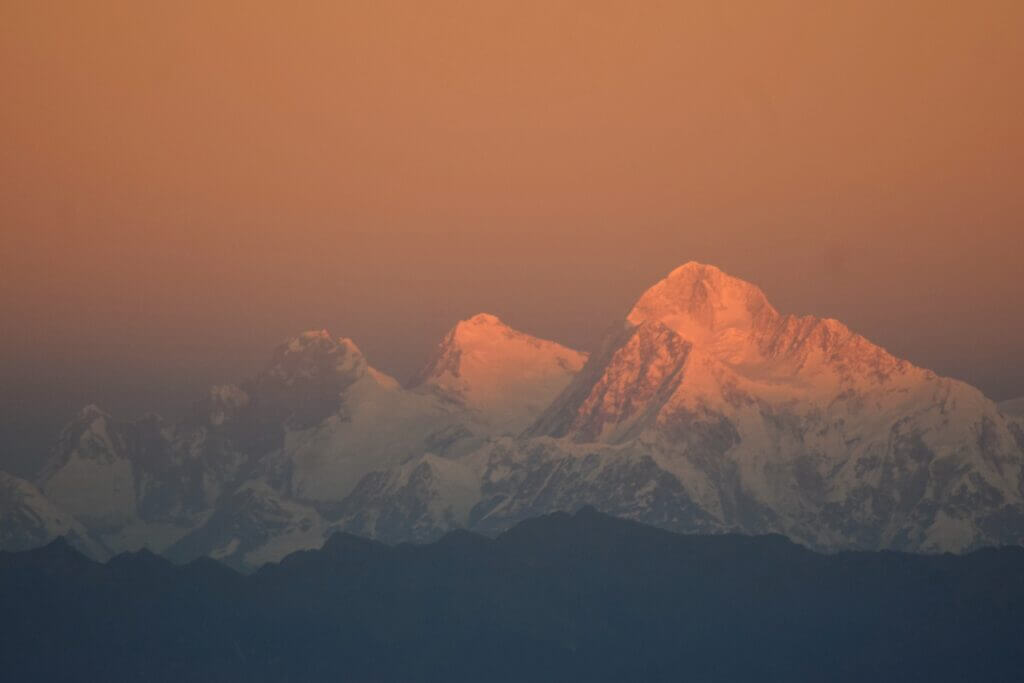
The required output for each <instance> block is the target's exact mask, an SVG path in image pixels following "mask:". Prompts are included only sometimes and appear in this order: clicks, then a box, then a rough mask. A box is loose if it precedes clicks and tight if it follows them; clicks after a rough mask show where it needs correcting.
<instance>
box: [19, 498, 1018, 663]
mask: <svg viewBox="0 0 1024 683" xmlns="http://www.w3.org/2000/svg"><path fill="white" fill-rule="evenodd" d="M754 568H756V570H753V569H754ZM1022 577H1024V549H1021V548H1003V549H999V550H993V549H986V550H981V551H977V552H973V553H968V554H965V555H919V554H904V553H893V552H881V553H879V552H845V553H839V554H833V555H826V554H818V553H814V552H811V551H809V550H807V549H805V548H802V547H800V546H798V545H795V544H793V543H791V542H790V541H788V540H787V539H785V538H783V537H781V536H777V535H775V536H741V535H735V534H719V535H712V536H708V535H703V536H683V535H677V534H674V533H671V532H667V531H664V530H660V529H656V528H652V527H650V526H646V525H641V524H639V523H636V522H631V521H626V520H619V519H614V518H611V517H607V516H605V515H602V514H600V513H599V512H597V511H595V510H594V509H593V508H587V507H584V508H581V509H580V510H579V511H577V512H576V513H575V514H573V515H569V514H567V513H562V512H559V513H552V514H550V515H546V516H543V517H539V518H535V519H531V520H528V521H525V522H521V523H519V524H517V525H516V526H514V527H513V528H512V529H510V530H508V531H506V532H504V533H502V534H499V535H498V536H497V537H496V538H493V539H492V538H489V537H486V536H481V535H477V534H473V533H471V532H466V531H454V532H450V533H448V534H446V535H445V536H443V537H442V538H441V539H439V540H438V541H436V542H434V543H430V544H425V545H416V544H400V545H396V546H391V545H386V544H382V543H380V542H376V541H371V540H368V539H365V538H360V537H357V536H352V535H350V534H345V533H336V534H334V535H332V536H330V537H329V538H328V539H327V541H326V543H325V544H324V546H323V548H322V549H320V550H310V551H300V552H296V553H294V554H291V555H289V556H288V557H286V558H285V559H284V560H282V561H281V562H280V563H270V564H266V565H264V566H263V567H261V568H260V569H258V570H256V571H255V572H253V573H252V574H250V575H241V574H238V573H236V572H234V571H232V570H230V569H228V568H226V567H224V566H223V565H222V564H220V563H218V562H215V561H213V560H210V559H209V558H200V559H198V560H195V561H193V562H191V563H188V564H185V565H175V564H173V563H171V562H169V561H168V560H166V559H164V558H161V557H158V556H156V555H154V554H152V553H150V552H148V551H145V550H143V551H139V552H135V553H126V554H122V555H118V556H117V557H115V558H113V559H112V560H110V561H109V562H107V563H106V564H98V563H95V562H92V561H90V560H88V559H86V558H85V557H84V556H82V555H81V554H79V553H78V552H76V551H75V550H73V549H72V548H71V546H69V545H68V544H67V543H66V542H65V541H63V539H61V540H57V541H54V542H52V543H51V544H49V545H47V546H44V547H42V548H37V549H34V550H30V551H25V552H21V553H2V552H0V604H2V605H3V606H4V623H5V625H7V626H8V628H7V629H5V630H4V633H3V635H4V637H3V638H0V662H2V670H3V673H4V675H5V677H6V679H7V680H14V681H26V682H31V681H47V682H48V683H49V682H52V681H131V680H145V681H168V682H170V681H338V680H345V681H380V682H385V681H449V682H450V681H480V680H488V681H523V680H529V681H623V680H642V681H679V680H692V681H780V682H781V681H787V682H792V681H822V680H828V681H836V682H843V683H845V682H847V681H849V682H854V681H856V682H858V683H859V682H860V681H922V682H923V681H928V682H929V683H935V682H936V681H965V680H971V681H973V680H978V681H987V682H990V683H997V682H1002V681H1006V682H1008V683H1009V682H1010V681H1019V680H1021V678H1022V676H1024V650H1022V649H1021V647H1020V624H1021V620H1022V619H1024V582H1022Z"/></svg>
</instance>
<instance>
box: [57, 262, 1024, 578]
mask: <svg viewBox="0 0 1024 683" xmlns="http://www.w3.org/2000/svg"><path fill="white" fill-rule="evenodd" d="M1011 407H1012V406H1011ZM1008 410H1009V409H1008V408H1007V407H1006V405H1003V406H996V404H994V403H993V402H991V401H989V400H988V399H987V398H985V397H984V395H983V394H982V393H981V392H980V391H978V390H977V389H975V388H973V387H970V386H969V385H967V384H964V383H962V382H958V381H956V380H952V379H948V378H943V377H939V376H937V375H936V374H935V373H933V372H931V371H929V370H926V369H923V368H918V367H916V366H914V365H913V364H912V363H909V362H907V361H905V360H902V359H899V358H896V357H894V356H892V354H890V353H888V352H887V351H886V350H885V349H883V348H881V347H879V346H877V345H875V344H873V343H871V342H870V341H869V340H867V339H866V338H864V337H862V336H860V335H858V334H857V333H855V332H853V331H851V330H850V329H849V328H847V327H846V326H845V325H843V324H842V323H840V322H838V321H836V320H833V319H828V318H824V319H822V318H815V317H813V316H794V315H789V314H785V315H784V314H782V313H780V312H779V311H777V310H776V309H775V308H774V307H773V306H772V304H771V303H770V302H769V300H768V298H767V297H766V296H765V294H764V292H763V291H762V290H761V289H760V288H758V287H757V286H756V285H753V284H750V283H747V282H745V281H743V280H740V279H738V278H734V277H732V276H730V275H728V274H726V273H724V272H723V271H721V270H720V269H718V268H715V267H714V266H708V265H704V264H699V263H695V262H690V263H687V264H684V265H682V266H680V267H679V268H676V269H675V270H673V271H672V272H671V273H669V274H668V275H667V276H666V277H665V278H663V279H662V280H660V281H659V282H657V283H655V284H654V285H652V286H651V287H650V288H648V289H647V290H646V291H645V292H644V293H642V294H641V296H640V297H639V298H638V299H637V302H636V304H635V305H634V306H633V307H632V309H631V310H630V311H629V313H628V314H627V315H626V317H625V318H624V319H622V320H621V321H620V322H619V323H618V324H616V325H613V326H612V328H610V332H609V333H608V335H607V336H606V338H605V339H604V340H603V342H602V344H601V346H600V347H599V348H598V349H597V350H596V351H595V352H594V353H592V354H585V353H582V352H577V351H573V350H572V349H568V348H566V347H564V346H562V345H560V344H558V343H556V342H550V341H546V340H541V339H537V338H535V337H531V336H530V335H527V334H524V333H521V332H518V331H516V330H513V329H512V328H509V327H508V326H507V325H505V324H504V323H503V322H502V321H501V320H500V319H499V318H497V317H496V316H493V315H490V314H478V315H476V316H472V317H471V318H468V319H466V320H463V321H460V322H458V323H456V324H455V325H454V326H453V327H452V328H451V330H450V331H449V332H448V333H447V334H446V335H445V337H444V338H443V339H442V340H441V342H440V343H439V345H438V348H437V351H436V353H435V354H434V356H433V357H432V358H431V360H430V361H428V363H427V364H426V365H425V366H424V369H423V370H422V371H421V373H420V374H419V375H418V376H417V377H416V378H415V379H414V380H413V381H411V382H409V383H407V384H406V385H404V386H403V385H401V384H399V383H398V382H397V381H395V380H394V378H391V377H389V376H387V375H386V374H385V373H381V372H379V371H377V370H375V369H374V368H373V367H372V366H371V365H370V364H369V363H368V362H367V361H366V358H365V356H364V355H363V354H362V352H361V351H360V350H359V348H358V346H357V345H356V344H355V343H354V342H353V341H352V340H350V339H347V338H344V337H338V338H335V337H332V336H331V335H330V334H329V333H328V332H327V331H325V330H311V331H307V332H305V333H301V334H299V335H297V336H295V337H292V338H290V339H288V340H286V341H285V342H284V343H283V344H281V345H280V346H279V347H277V348H276V349H275V350H274V351H273V353H272V354H271V357H270V359H269V360H268V363H267V364H266V366H265V367H264V369H263V370H262V371H261V372H260V373H258V374H257V375H256V376H254V377H253V378H252V379H249V380H245V381H243V382H241V383H240V384H239V385H221V386H217V387H213V388H211V390H210V393H209V395H208V397H207V398H206V399H204V400H203V401H201V402H200V404H199V405H198V406H197V412H196V415H195V417H194V418H193V419H191V420H189V421H186V422H183V423H180V424H166V423H164V422H163V421H161V420H159V419H157V418H149V419H146V420H141V421H137V422H125V421H120V420H116V419H114V418H112V417H111V416H109V415H107V414H105V413H103V411H101V410H99V409H98V408H95V407H91V408H87V409H84V410H83V412H82V414H81V415H80V416H79V417H78V418H77V419H76V420H75V421H73V422H72V423H71V424H70V425H69V426H68V428H66V429H65V431H64V436H63V437H62V439H61V444H60V445H59V446H58V449H57V451H55V453H54V456H53V458H52V459H51V462H50V464H49V466H48V467H47V468H45V469H44V471H43V475H42V476H41V477H40V479H39V480H38V482H37V483H38V485H39V489H40V490H41V491H42V492H43V494H44V495H45V496H47V497H48V498H52V503H53V504H54V506H55V508H57V509H61V510H66V511H67V513H68V514H70V515H71V516H72V517H73V518H75V519H76V521H84V522H85V523H84V527H85V528H87V531H88V533H89V534H90V535H91V536H92V537H93V538H96V539H98V541H99V542H100V543H101V544H102V545H103V546H104V547H106V548H107V549H108V551H109V552H118V551H122V550H135V549H138V548H140V547H143V546H145V547H150V548H151V549H153V550H156V551H159V552H170V553H171V554H172V555H173V556H174V557H176V558H177V559H191V558H192V557H196V556H199V555H211V556H214V557H218V558H221V559H224V560H225V561H227V562H229V563H232V564H233V566H236V567H240V568H252V567H253V566H257V565H259V564H262V563H264V562H267V561H272V560H274V559H277V558H279V557H281V556H283V555H284V554H287V553H288V552H291V551H293V550H298V549H303V548H312V547H317V546H319V545H320V544H322V543H323V541H324V539H325V538H326V537H327V536H329V535H330V533H332V532H333V531H338V530H342V531H344V530H349V531H354V532H356V533H359V534H363V535H369V536H375V537H378V538H380V539H383V540H387V541H392V542H397V541H403V540H412V541H419V542H423V541H429V540H432V539H434V538H438V537H440V536H441V535H443V534H444V533H445V532H447V531H449V530H451V529H454V528H468V529H475V530H479V531H484V532H486V533H497V532H500V531H502V530H503V529H506V528H509V527H510V526H511V525H513V524H515V523H517V522H518V521H521V520H522V519H526V518H530V517H535V516H537V515H540V514H544V513H547V512H553V511H556V510H559V509H575V508H577V507H579V506H580V505H585V504H592V505H596V506H597V507H598V508H599V509H601V510H604V511H606V512H609V513H613V514H616V515H619V516H626V517H632V518H634V519H637V520H640V521H645V522H649V523H653V524H657V525H660V526H663V527H665V528H668V529H672V530H676V531H697V532H701V533H723V532H743V533H751V534H763V533H781V534H784V535H786V536H788V537H790V538H792V539H794V540H796V541H797V542H800V543H802V544H805V545H808V546H809V547H812V548H816V549H824V550H844V549H883V548H892V549H902V550H915V551H919V552H944V551H957V552H962V551H967V550H970V549H972V548H978V547H982V546H985V545H999V544H1021V543H1024V419H1022V418H1019V417H1016V416H1014V415H1010V414H1007V411H1008ZM1010 412H1012V410H1011V411H1010ZM86 475H88V476H86ZM76 481H77V482H93V483H92V484H90V485H89V486H85V487H81V486H78V487H76V485H75V482H76ZM79 518H80V519H79Z"/></svg>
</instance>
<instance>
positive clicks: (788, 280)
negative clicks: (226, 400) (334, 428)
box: [0, 0, 1024, 459]
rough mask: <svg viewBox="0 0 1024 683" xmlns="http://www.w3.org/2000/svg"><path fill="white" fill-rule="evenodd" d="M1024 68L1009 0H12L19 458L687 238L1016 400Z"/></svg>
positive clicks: (7, 176) (803, 306) (781, 304)
mask: <svg viewBox="0 0 1024 683" xmlns="http://www.w3.org/2000/svg"><path fill="white" fill-rule="evenodd" d="M297 5H298V7H297ZM1022 74H1024V3H1021V2H1016V1H1008V2H983V1H982V2H978V1H972V2H966V1H965V2H950V3H936V2H930V1H928V2H906V1H902V2H896V3H894V2H891V1H886V2H863V1H858V2H849V3H838V2H828V3H823V2H819V1H814V2H763V1H758V2H750V3H736V2H730V3H722V2H701V3H697V2H653V1H652V2H637V1H636V0H629V1H624V2H595V1H594V0H587V1H585V2H554V1H551V0H548V1H546V2H524V1H522V0H518V1H516V2H495V1H488V2H479V1H478V0H473V1H466V2H413V1H412V0H408V1H405V2H383V1H381V0H374V1H373V2H342V1H338V2H316V3H314V2H304V3H284V2H282V3H266V2H245V3H214V2H197V3H180V2H176V3H138V2H135V1H134V0H132V1H130V2H129V1H125V2H98V1H92V2H45V3H42V2H3V3H0V88H2V97H3V103H2V105H0V141H2V144H0V229H2V234H0V314H2V318H0V319H2V321H3V334H2V335H0V386H2V389H0V392H2V395H0V399H2V400H0V409H2V411H3V412H2V414H3V418H2V420H3V422H2V435H0V448H6V449H8V453H7V454H6V455H2V454H0V457H7V458H12V457H13V458H15V459H17V458H18V457H22V456H21V455H19V454H18V453H13V451H18V452H19V453H21V452H22V451H24V450H25V449H30V448H32V447H34V446H33V444H36V443H37V442H38V438H39V435H40V434H42V433H44V432H46V431H47V430H49V429H51V427H50V425H51V423H53V422H54V421H56V422H58V423H59V422H60V421H62V420H63V419H65V418H66V417H67V411H69V410H71V409H72V408H71V407H72V406H75V405H78V404H79V403H82V402H86V401H96V402H99V403H101V404H103V405H105V406H107V407H108V408H110V409H112V410H114V411H117V412H120V413H123V414H127V415H132V414H137V413H140V412H143V411H146V410H151V409H159V410H163V411H170V412H172V413H173V412H175V411H180V410H182V408H183V406H185V405H186V404H187V401H188V399H189V397H191V396H192V395H194V393H195V392H197V391H200V390H201V388H202V387H205V386H206V385H208V384H210V383H213V382H225V381H233V380H237V379H239V378H240V377H242V376H244V375H248V374H252V373H253V372H254V371H255V370H256V369H257V368H258V367H259V365H260V364H261V363H262V362H263V361H264V359H265V358H266V357H267V356H268V355H269V353H270V350H271V348H272V347H273V346H274V345H275V344H276V343H278V342H279V341H280V340H281V339H282V338H284V337H285V336H287V335H288V334H291V333H293V332H296V331H298V330H301V329H305V328H310V327H317V328H319V327H327V328H328V329H330V330H331V331H332V332H333V333H335V334H338V335H346V336H350V337H352V338H354V339H355V340H356V342H357V343H358V344H360V346H361V347H362V348H363V350H364V351H365V352H366V354H367V355H368V356H369V358H370V360H371V362H372V363H374V364H375V365H377V366H379V367H381V368H383V369H385V370H387V371H390V372H392V373H395V374H396V375H398V376H399V377H400V378H404V377H405V376H407V375H409V374H410V373H411V372H412V371H413V370H414V369H415V368H416V367H417V366H418V365H419V364H420V363H421V362H422V361H423V360H424V359H425V357H426V356H427V355H428V354H429V353H430V351H431V349H432V346H433V345H434V344H435V343H436V341H437V340H438V338H439V337H440V336H441V335H442V334H443V333H444V331H445V330H446V329H447V328H448V327H449V326H450V325H451V324H452V323H453V322H454V321H456V320H457V319H459V318H461V317H465V316H467V315H470V314H472V313H476V312H478V311H489V312H492V313H495V314H497V315H499V316H501V317H502V318H503V319H505V320H506V321H507V322H508V323H509V324H511V325H513V326H515V327H518V328H520V329H523V330H525V331H528V332H531V333H534V334H538V335H541V336H545V337H549V338H554V339H557V340H559V341H561V342H563V343H567V344H570V345H574V346H577V347H582V348H587V347H590V346H592V345H593V344H594V342H595V340H596V338H597V337H598V336H599V335H600V334H601V332H602V331H603V330H604V329H605V328H606V326H607V325H608V324H609V323H610V322H611V321H612V320H614V319H616V318H617V317H620V316H621V315H622V314H624V313H625V311H626V310H627V309H628V307H629V305H630V303H631V302H632V301H633V300H634V299H635V298H636V297H637V295H638V294H639V293H640V292H641V291H642V290H643V289H644V288H645V287H646V286H648V285H649V284H651V283H653V282H654V281H656V280H657V279H658V278H660V277H662V276H663V275H664V274H665V273H666V272H667V271H669V270H671V269H672V268H673V267H674V266H676V265H678V264H680V263H682V262H684V261H687V260H690V259H696V260H701V261H706V262H710V263H714V264H717V265H719V266H720V267H722V268H724V269H725V270H727V271H729V272H731V273H733V274H735V275H738V276H740V277H744V278H746V279H749V280H752V281H754V282H756V283H757V284H759V285H760V286H761V287H762V288H763V289H764V290H765V291H766V293H767V294H768V296H769V298H770V299H771V300H772V301H773V302H774V303H775V304H776V306H777V307H778V308H780V309H781V310H783V311H785V312H794V313H815V314H819V315H828V316H832V317H836V318H839V319H841V320H843V321H844V322H846V323H847V324H849V325H850V326H851V327H853V328H854V329H855V330H857V331H859V332H862V333H864V334H866V335H867V336H868V337H869V338H871V339H872V340H874V341H876V342H878V343H881V344H882V345H883V346H885V347H887V348H888V349H889V350H891V351H893V352H894V353H896V354H898V355H901V356H904V357H906V358H909V359H910V360H912V361H914V362H916V363H918V364H921V365H925V366H929V367H932V368H934V369H935V370H937V371H939V372H941V373H944V374H949V375H953V376H956V377H959V378H962V379H966V380H968V381H971V382H973V383H975V384H977V385H979V386H980V387H982V388H983V389H984V390H985V391H986V392H988V393H989V394H990V395H991V396H993V397H994V398H1006V397H1009V396H1015V395H1020V394H1024V362H1022V361H1021V360H1020V353H1021V349H1022V348H1024V284H1022V279H1021V274H1020V273H1021V263H1022V262H1024V187H1022V185H1024V88H1022V87H1021V80H1022V78H1024V76H1022Z"/></svg>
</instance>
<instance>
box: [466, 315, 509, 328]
mask: <svg viewBox="0 0 1024 683" xmlns="http://www.w3.org/2000/svg"><path fill="white" fill-rule="evenodd" d="M459 325H501V326H502V327H507V325H505V323H503V322H501V319H500V318H499V317H498V316H496V315H493V314H491V313H477V314H476V315H474V316H471V317H469V318H466V319H465V320H462V321H460V322H459Z"/></svg>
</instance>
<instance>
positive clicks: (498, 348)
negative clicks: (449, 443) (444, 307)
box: [410, 313, 587, 432]
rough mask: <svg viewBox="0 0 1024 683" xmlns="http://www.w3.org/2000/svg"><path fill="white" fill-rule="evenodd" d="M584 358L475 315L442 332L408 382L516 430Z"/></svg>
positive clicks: (559, 388)
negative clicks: (423, 365) (430, 390)
mask: <svg viewBox="0 0 1024 683" xmlns="http://www.w3.org/2000/svg"><path fill="white" fill-rule="evenodd" d="M586 359H587V354H585V353H580V352H579V351H574V350H572V349H569V348H566V347H565V346H562V345H561V344H557V343H555V342H553V341H547V340H546V339H538V338H537V337H532V336H530V335H528V334H524V333H523V332H519V331H517V330H514V329H512V328H511V327H509V326H508V325H506V324H504V323H503V322H502V321H501V320H499V319H498V318H497V316H493V315H490V314H488V313H479V314H477V315H474V316H473V317H471V318H468V319H466V320H463V321H461V322H459V323H458V324H456V325H455V327H453V328H452V329H451V331H450V332H448V334H447V335H445V337H444V339H443V340H442V341H441V343H440V345H439V346H438V348H437V351H436V352H435V354H434V356H433V357H432V358H431V359H430V361H429V362H428V363H427V365H426V366H425V367H424V368H423V370H422V371H421V372H420V373H419V374H418V375H417V376H416V378H414V379H413V381H412V382H411V384H410V386H412V387H423V388H430V389H433V390H435V391H437V392H439V393H440V394H442V395H444V396H447V397H449V398H450V399H451V400H453V401H456V402H459V403H460V404H462V405H464V406H466V407H467V408H469V409H471V410H474V411H477V412H479V413H480V414H481V415H484V416H486V419H489V420H491V421H492V422H494V423H495V424H500V425H502V426H503V427H505V428H506V430H507V431H509V432H518V431H519V430H521V429H523V428H524V427H526V426H527V425H528V424H529V423H530V422H531V421H532V420H533V419H534V418H535V417H536V416H537V414H538V413H540V411H542V410H543V409H544V408H546V407H547V405H548V404H549V403H550V402H551V400H552V399H554V397H555V396H557V395H558V394H559V392H561V391H562V390H563V389H564V388H565V386H566V385H567V384H568V383H569V380H570V379H572V377H573V375H575V374H576V373H577V372H579V370H580V368H581V367H583V364H584V363H585V362H586Z"/></svg>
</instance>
